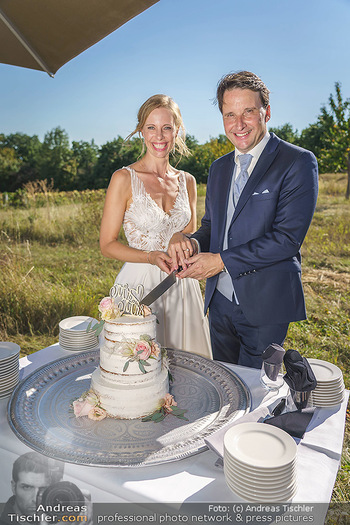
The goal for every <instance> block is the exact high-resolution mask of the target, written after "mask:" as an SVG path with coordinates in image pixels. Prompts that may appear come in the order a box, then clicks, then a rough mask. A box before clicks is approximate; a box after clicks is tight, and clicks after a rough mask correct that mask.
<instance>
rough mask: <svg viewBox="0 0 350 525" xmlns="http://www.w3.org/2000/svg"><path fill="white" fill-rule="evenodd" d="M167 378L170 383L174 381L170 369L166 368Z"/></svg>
mask: <svg viewBox="0 0 350 525" xmlns="http://www.w3.org/2000/svg"><path fill="white" fill-rule="evenodd" d="M168 379H169V381H170V382H171V383H172V382H173V381H174V378H173V376H172V375H171V373H170V370H168Z"/></svg>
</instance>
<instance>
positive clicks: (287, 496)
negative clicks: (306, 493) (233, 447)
mask: <svg viewBox="0 0 350 525" xmlns="http://www.w3.org/2000/svg"><path fill="white" fill-rule="evenodd" d="M226 483H227V485H228V487H229V488H230V489H231V490H232V491H233V492H234V493H235V494H237V496H240V497H241V498H243V499H244V500H245V501H255V502H262V503H274V502H283V503H285V502H287V501H291V500H292V498H293V497H294V496H295V494H296V491H297V485H296V486H295V488H294V490H291V491H289V490H287V491H286V492H285V493H282V494H281V495H276V494H274V495H273V496H268V497H267V496H262V495H261V494H260V495H258V496H257V495H251V494H248V493H247V492H245V491H243V490H241V489H240V488H239V487H235V486H234V485H232V483H230V480H228V479H226Z"/></svg>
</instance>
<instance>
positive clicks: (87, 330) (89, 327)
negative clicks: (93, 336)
mask: <svg viewBox="0 0 350 525" xmlns="http://www.w3.org/2000/svg"><path fill="white" fill-rule="evenodd" d="M91 325H92V319H91V321H90V323H89V324H88V326H87V329H86V332H90V330H91Z"/></svg>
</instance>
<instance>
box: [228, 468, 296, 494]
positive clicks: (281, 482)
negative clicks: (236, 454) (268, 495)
mask: <svg viewBox="0 0 350 525" xmlns="http://www.w3.org/2000/svg"><path fill="white" fill-rule="evenodd" d="M224 470H225V475H226V476H228V477H230V478H231V479H232V480H236V481H239V483H244V484H245V485H247V486H248V487H252V488H254V489H257V488H259V487H260V488H270V489H280V488H282V487H285V488H287V487H288V486H289V485H290V484H291V483H292V482H293V481H294V480H295V477H296V471H295V470H294V471H293V472H289V473H288V474H287V475H285V476H283V477H282V478H258V477H257V476H255V477H253V476H250V475H249V474H247V475H245V474H244V473H243V472H240V471H239V470H238V469H236V468H231V466H230V465H228V464H227V463H226V465H225V468H224Z"/></svg>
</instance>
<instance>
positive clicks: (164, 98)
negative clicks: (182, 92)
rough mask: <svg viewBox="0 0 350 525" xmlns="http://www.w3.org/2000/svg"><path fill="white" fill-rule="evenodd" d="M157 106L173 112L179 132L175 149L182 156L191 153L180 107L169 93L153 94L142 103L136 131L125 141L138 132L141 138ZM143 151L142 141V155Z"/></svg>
mask: <svg viewBox="0 0 350 525" xmlns="http://www.w3.org/2000/svg"><path fill="white" fill-rule="evenodd" d="M157 108H166V109H168V110H169V111H170V112H171V114H172V116H173V118H174V124H175V128H176V130H177V132H178V133H177V135H176V139H175V151H178V152H179V153H180V155H181V156H185V157H188V156H189V155H190V154H191V152H190V150H189V149H188V147H187V146H186V131H185V126H184V123H183V120H182V116H181V112H180V108H179V106H178V105H177V104H176V102H175V101H174V100H173V99H172V98H171V97H168V95H161V94H160V95H153V96H152V97H150V98H149V99H147V100H146V102H144V103H143V104H142V106H141V107H140V109H139V111H138V113H137V126H136V128H135V129H134V131H133V132H132V133H130V135H128V136H127V137H126V139H125V140H124V142H126V141H128V140H129V139H131V137H133V136H134V135H135V134H136V133H139V134H140V138H141V130H142V128H143V127H144V125H145V122H146V120H147V119H148V117H149V115H150V114H151V113H152V111H153V110H154V109H157ZM143 152H144V143H143V142H142V152H141V155H142V154H143Z"/></svg>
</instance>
